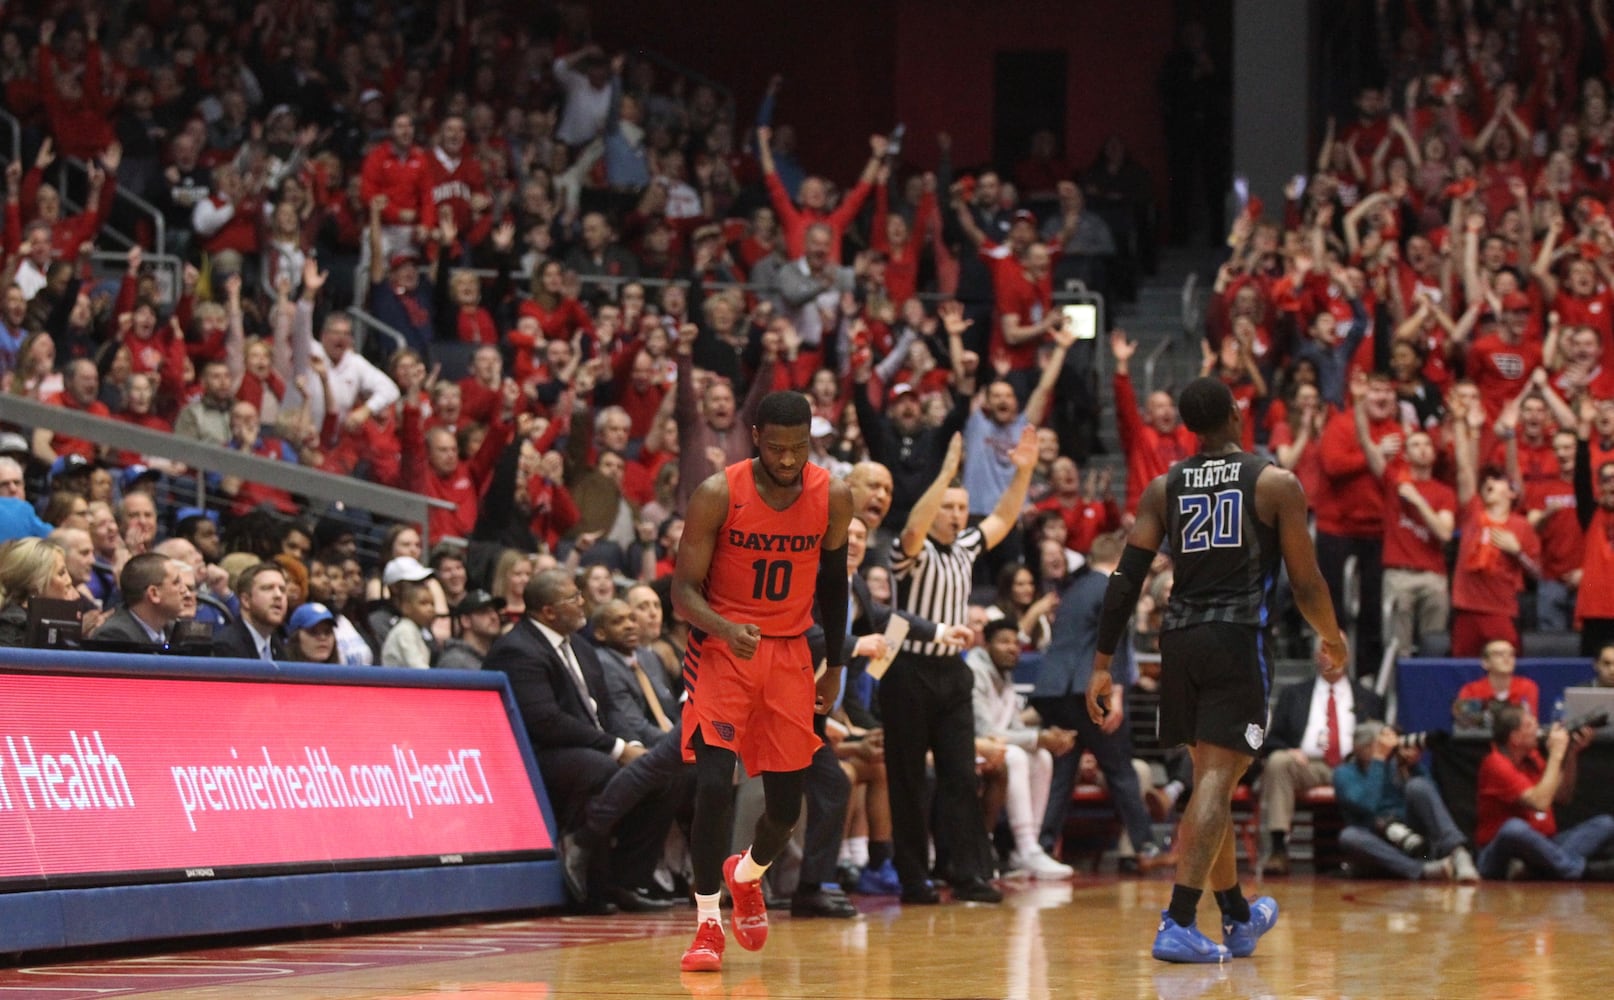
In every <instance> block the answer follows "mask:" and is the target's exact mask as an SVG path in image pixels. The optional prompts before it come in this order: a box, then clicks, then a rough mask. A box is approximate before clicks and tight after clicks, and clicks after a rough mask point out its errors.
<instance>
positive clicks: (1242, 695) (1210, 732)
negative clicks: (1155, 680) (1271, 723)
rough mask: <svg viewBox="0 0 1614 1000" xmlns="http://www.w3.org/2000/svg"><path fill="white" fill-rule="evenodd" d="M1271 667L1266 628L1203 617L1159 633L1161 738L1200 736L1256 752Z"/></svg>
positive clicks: (1193, 739)
mask: <svg viewBox="0 0 1614 1000" xmlns="http://www.w3.org/2000/svg"><path fill="white" fill-rule="evenodd" d="M1271 690H1272V668H1271V659H1270V656H1269V651H1268V644H1267V640H1266V635H1265V632H1264V631H1263V630H1262V629H1260V628H1256V627H1255V626H1252V625H1232V624H1228V623H1225V622H1207V623H1204V624H1200V625H1189V626H1187V627H1186V628H1180V629H1172V630H1171V631H1169V632H1164V633H1162V634H1161V636H1160V742H1161V744H1162V745H1164V746H1176V745H1178V744H1182V743H1199V742H1201V741H1203V742H1205V743H1210V744H1212V745H1214V746H1219V747H1225V748H1227V749H1229V750H1235V751H1238V752H1239V753H1247V754H1249V755H1251V756H1256V755H1258V754H1259V753H1260V750H1261V744H1262V742H1263V741H1264V740H1265V739H1266V726H1267V697H1268V695H1269V693H1270V692H1271Z"/></svg>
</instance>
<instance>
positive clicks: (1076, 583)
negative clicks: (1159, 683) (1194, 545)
mask: <svg viewBox="0 0 1614 1000" xmlns="http://www.w3.org/2000/svg"><path fill="white" fill-rule="evenodd" d="M1125 547H1126V541H1125V539H1124V538H1122V537H1121V536H1120V535H1100V536H1099V537H1098V538H1095V539H1094V540H1093V546H1092V549H1091V551H1090V552H1089V554H1088V565H1087V569H1086V570H1084V571H1082V572H1081V573H1079V574H1078V575H1077V577H1076V579H1075V580H1073V581H1072V582H1071V583H1070V585H1069V586H1068V587H1067V588H1066V589H1065V593H1064V596H1063V597H1061V598H1060V601H1059V610H1058V611H1057V612H1056V613H1055V614H1054V634H1053V641H1052V642H1051V643H1049V646H1048V651H1047V653H1046V654H1044V656H1043V658H1042V665H1041V666H1040V667H1038V668H1037V680H1036V686H1035V687H1033V688H1032V691H1031V707H1032V708H1035V709H1036V710H1037V714H1038V715H1039V716H1041V717H1042V724H1043V725H1044V726H1058V727H1059V728H1061V729H1072V730H1075V732H1076V745H1077V746H1078V747H1079V748H1080V749H1082V750H1086V751H1089V752H1090V753H1092V755H1093V758H1094V759H1095V760H1097V761H1098V767H1099V770H1100V771H1102V772H1103V773H1104V781H1105V783H1106V785H1107V786H1108V787H1109V790H1110V804H1111V805H1112V806H1113V807H1114V809H1115V814H1116V816H1117V818H1119V819H1120V820H1121V825H1122V826H1123V827H1125V828H1126V834H1127V839H1129V840H1130V841H1131V842H1132V848H1133V850H1134V851H1135V852H1136V854H1135V855H1134V857H1133V859H1132V862H1131V863H1123V865H1122V869H1123V870H1129V869H1132V868H1134V866H1135V868H1136V870H1137V871H1140V872H1148V871H1151V870H1153V869H1154V868H1156V867H1162V866H1165V865H1169V864H1172V863H1174V862H1175V860H1176V859H1175V857H1173V856H1172V855H1170V854H1167V853H1165V852H1163V851H1162V850H1161V847H1160V845H1159V844H1156V843H1155V841H1154V828H1153V827H1152V826H1151V825H1150V823H1149V812H1148V810H1147V809H1146V808H1145V806H1144V803H1143V791H1142V789H1141V788H1139V786H1138V775H1137V772H1136V771H1134V770H1133V769H1132V733H1131V730H1130V729H1129V728H1128V726H1127V725H1126V724H1125V722H1124V721H1123V719H1124V716H1121V715H1118V716H1115V717H1114V718H1115V722H1114V723H1113V724H1106V725H1104V726H1100V725H1098V724H1097V723H1095V722H1094V721H1093V718H1092V716H1090V715H1089V714H1088V713H1087V682H1088V681H1089V680H1090V679H1091V678H1092V676H1093V656H1094V654H1095V653H1097V652H1098V622H1099V618H1100V617H1101V615H1102V613H1103V610H1104V592H1105V589H1106V588H1107V587H1108V586H1109V579H1110V574H1111V573H1113V572H1115V568H1116V567H1117V566H1118V565H1120V562H1121V553H1122V551H1123V550H1124V549H1125ZM1111 669H1112V671H1113V672H1114V674H1115V683H1116V684H1117V686H1119V687H1120V688H1121V690H1122V691H1123V692H1124V691H1126V690H1128V689H1130V688H1131V686H1132V684H1133V682H1134V681H1136V680H1137V671H1136V665H1135V663H1134V662H1133V658H1132V649H1131V646H1130V645H1129V644H1125V643H1124V644H1123V645H1122V646H1121V647H1120V648H1118V649H1117V650H1116V651H1115V659H1114V661H1113V666H1112V668H1111ZM1081 756H1082V755H1081V754H1080V753H1068V754H1064V755H1062V756H1059V757H1056V758H1054V773H1053V781H1052V783H1051V786H1050V790H1049V794H1048V809H1047V812H1045V813H1044V814H1043V819H1042V830H1041V831H1040V833H1039V835H1038V841H1039V842H1040V844H1041V846H1042V849H1043V850H1044V851H1045V852H1048V853H1052V852H1053V850H1054V846H1055V844H1056V842H1057V841H1058V840H1059V836H1060V834H1061V833H1062V832H1063V830H1064V828H1065V817H1066V816H1067V815H1068V813H1069V812H1070V798H1071V793H1072V792H1073V791H1074V789H1075V787H1076V778H1077V777H1078V772H1079V769H1080V761H1081ZM1123 861H1124V859H1123Z"/></svg>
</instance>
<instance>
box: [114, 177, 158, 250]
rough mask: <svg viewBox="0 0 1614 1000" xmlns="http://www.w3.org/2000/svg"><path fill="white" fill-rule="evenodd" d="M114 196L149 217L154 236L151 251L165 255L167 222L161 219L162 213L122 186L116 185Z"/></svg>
mask: <svg viewBox="0 0 1614 1000" xmlns="http://www.w3.org/2000/svg"><path fill="white" fill-rule="evenodd" d="M116 195H117V197H119V198H122V199H123V200H124V201H127V202H128V203H129V204H131V205H133V206H134V207H135V209H136V210H138V211H141V212H145V213H146V214H147V215H149V216H151V218H152V232H153V234H154V235H153V237H152V249H154V250H156V251H157V252H158V253H166V252H167V251H168V220H167V219H166V218H164V217H163V213H162V211H161V210H160V209H158V208H157V206H156V205H153V204H152V203H151V202H149V201H147V200H146V199H144V198H142V197H141V196H140V195H137V194H135V193H134V192H133V191H130V190H129V189H128V188H126V187H124V186H123V185H122V184H119V185H118V190H117V191H116Z"/></svg>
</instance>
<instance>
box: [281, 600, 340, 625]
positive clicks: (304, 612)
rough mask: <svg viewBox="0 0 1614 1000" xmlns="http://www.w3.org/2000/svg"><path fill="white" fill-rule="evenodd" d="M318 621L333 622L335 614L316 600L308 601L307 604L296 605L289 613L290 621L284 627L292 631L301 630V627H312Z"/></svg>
mask: <svg viewBox="0 0 1614 1000" xmlns="http://www.w3.org/2000/svg"><path fill="white" fill-rule="evenodd" d="M320 622H331V623H333V624H334V623H335V622H336V616H335V615H333V614H331V609H330V608H327V607H326V606H325V605H323V604H321V603H319V602H318V601H309V602H308V603H307V604H300V605H298V606H297V610H296V611H293V612H292V613H291V621H290V622H289V623H287V626H286V627H287V629H288V630H290V631H292V632H301V631H302V630H303V629H308V628H313V627H314V626H315V625H318V624H319V623H320Z"/></svg>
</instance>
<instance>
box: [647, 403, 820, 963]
mask: <svg viewBox="0 0 1614 1000" xmlns="http://www.w3.org/2000/svg"><path fill="white" fill-rule="evenodd" d="M811 424H812V409H811V408H810V407H809V406H808V403H807V399H806V397H805V396H802V395H801V394H800V393H794V392H775V393H771V394H770V395H768V396H766V397H764V398H763V400H762V404H761V405H760V406H759V407H758V408H757V416H756V424H755V425H754V426H753V427H752V428H751V440H752V442H753V443H754V444H755V445H756V448H757V453H758V454H757V457H756V458H753V459H749V460H747V461H744V462H738V463H736V464H734V465H731V466H729V467H728V468H727V469H725V470H723V471H722V472H721V473H717V474H714V475H712V476H711V477H709V478H708V479H707V480H706V481H705V482H703V483H701V485H700V487H699V488H698V489H696V491H695V494H694V496H692V497H691V498H690V501H689V509H688V511H687V512H686V515H687V516H686V518H685V521H684V538H683V541H682V542H681V543H680V544H679V547H678V568H677V571H676V572H675V574H674V576H673V586H672V597H673V604H674V606H675V607H676V608H677V609H678V611H679V613H680V614H682V615H683V616H684V618H685V619H686V620H687V621H688V622H689V624H690V633H689V643H688V647H687V651H686V652H685V654H684V686H685V688H686V690H687V691H688V692H689V698H688V700H687V701H686V702H685V703H684V716H683V737H684V760H685V761H686V762H687V761H693V762H694V764H695V819H694V823H693V825H692V827H691V830H690V838H689V839H690V852H691V862H692V865H693V867H694V875H695V905H696V909H697V913H696V921H697V925H696V930H695V941H694V943H693V944H691V945H690V946H689V950H688V951H686V952H684V958H683V963H682V968H683V971H685V972H716V971H718V970H719V969H720V968H721V967H722V964H723V943H724V938H723V924H722V918H721V916H720V915H719V912H718V900H719V897H720V896H721V894H722V887H723V886H724V885H727V886H728V890H729V894H730V895H731V896H732V897H733V898H734V915H733V920H734V939H735V940H736V941H738V942H739V943H740V946H741V947H742V948H745V949H747V950H749V951H756V950H757V949H759V948H761V947H762V945H763V944H764V943H765V942H766V941H767V939H768V910H767V905H766V904H765V902H764V901H763V897H762V886H761V884H760V882H759V881H758V880H759V879H761V878H762V874H763V872H765V871H767V870H768V866H769V865H770V864H772V863H773V861H774V859H775V858H776V857H778V855H779V852H780V851H781V850H783V848H784V846H785V843H786V842H787V841H788V840H789V839H790V833H791V830H793V829H794V828H795V825H796V820H797V819H798V818H799V815H800V812H801V799H802V785H803V771H804V769H805V768H806V767H807V765H808V764H809V763H810V762H811V761H812V758H813V753H814V752H815V751H816V750H817V749H818V747H819V744H820V742H821V741H820V738H819V736H818V734H817V733H816V732H815V731H814V728H813V716H814V715H815V714H825V713H827V712H828V711H829V709H830V706H831V705H833V704H834V702H835V698H836V696H837V695H838V694H839V693H840V688H841V667H842V665H843V663H844V658H845V654H844V649H843V645H844V642H843V640H844V638H845V636H846V613H847V578H846V525H847V522H849V521H850V520H851V518H852V493H851V490H849V489H848V488H847V486H846V484H845V483H843V482H839V481H835V480H831V479H830V476H829V473H828V472H826V471H824V470H823V469H822V468H820V467H819V466H816V465H813V464H811V463H809V462H808V461H807V455H808V450H809V448H810V446H811V438H810V437H809V434H808V430H809V428H810V427H811ZM815 596H816V597H817V599H818V603H819V607H820V608H821V609H822V612H821V613H822V616H823V626H824V637H825V646H826V647H827V648H826V660H827V661H828V664H829V666H828V669H827V670H826V671H825V672H824V674H823V676H821V677H819V678H818V680H817V681H816V682H815V681H814V679H813V674H814V668H815V664H814V663H813V661H812V656H811V654H810V653H808V651H807V640H806V638H805V637H804V633H805V632H806V631H807V630H808V628H809V627H811V626H812V624H813V599H814V597H815ZM736 758H738V759H739V760H740V761H743V762H744V764H745V768H746V770H747V771H748V772H750V773H751V774H757V773H761V775H762V787H763V795H764V801H765V805H764V808H763V812H762V816H761V818H759V819H758V820H757V826H756V832H755V834H753V836H752V840H751V847H750V849H749V850H747V851H746V852H745V853H744V854H736V855H734V856H732V857H730V858H729V859H728V860H727V861H725V860H723V855H724V854H725V853H727V851H728V845H729V842H730V839H731V836H732V833H731V831H732V828H733V825H734V765H735V762H736ZM720 878H721V881H719V879H720Z"/></svg>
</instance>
